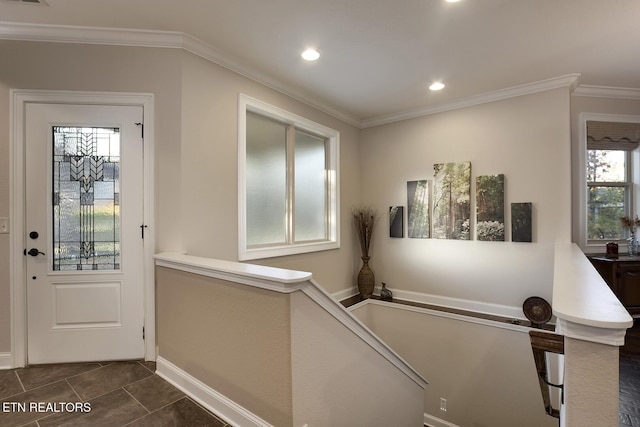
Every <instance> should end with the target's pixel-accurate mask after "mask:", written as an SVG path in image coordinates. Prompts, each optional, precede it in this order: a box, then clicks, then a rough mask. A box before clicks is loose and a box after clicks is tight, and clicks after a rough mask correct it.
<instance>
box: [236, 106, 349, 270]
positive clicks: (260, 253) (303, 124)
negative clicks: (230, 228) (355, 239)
mask: <svg viewBox="0 0 640 427" xmlns="http://www.w3.org/2000/svg"><path fill="white" fill-rule="evenodd" d="M247 111H250V112H253V113H257V114H260V115H262V116H265V117H269V118H272V119H275V120H277V121H279V122H284V123H287V124H290V125H293V126H295V127H296V128H298V129H301V130H306V131H308V132H311V133H314V134H317V135H321V136H323V137H325V138H327V141H328V147H329V149H328V156H327V162H328V165H327V167H328V171H329V173H328V183H327V184H328V191H329V198H328V204H329V206H328V209H327V212H328V218H327V226H328V227H327V228H328V240H326V241H321V242H305V243H294V244H287V245H280V246H270V247H260V248H249V247H247V228H246V225H247V210H246V209H247V206H246V198H247V187H246V167H247V165H246V155H247ZM339 157H340V132H338V131H336V130H334V129H331V128H329V127H327V126H323V125H321V124H318V123H315V122H313V121H311V120H308V119H306V118H304V117H301V116H298V115H296V114H293V113H290V112H288V111H285V110H283V109H281V108H278V107H275V106H273V105H270V104H267V103H265V102H262V101H259V100H257V99H255V98H251V97H249V96H247V95H244V94H242V93H241V94H239V96H238V259H239V260H240V261H246V260H252V259H260V258H271V257H277V256H285V255H294V254H301V253H309V252H317V251H324V250H330V249H338V248H339V247H340V221H339V214H338V213H339V212H340V206H339V201H340V194H339V190H340V185H339V182H340V181H339V176H338V175H339V164H340V158H339Z"/></svg>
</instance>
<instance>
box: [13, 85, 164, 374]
mask: <svg viewBox="0 0 640 427" xmlns="http://www.w3.org/2000/svg"><path fill="white" fill-rule="evenodd" d="M10 99H11V105H10V113H9V118H10V123H9V138H10V141H11V142H10V154H9V158H10V162H9V192H10V193H9V204H10V213H11V221H10V224H9V244H10V251H9V280H10V297H9V299H10V311H11V313H10V316H11V317H10V320H11V328H10V329H11V358H12V367H13V368H20V367H24V366H26V364H27V354H28V353H27V289H26V285H27V263H26V260H25V256H24V255H23V250H24V249H25V248H26V244H27V242H26V237H25V236H26V233H27V230H26V228H25V227H26V224H25V220H24V218H25V206H26V194H25V190H26V188H25V172H26V163H25V160H26V159H25V143H26V141H25V125H26V114H25V112H26V104H29V103H38V104H81V105H110V106H141V107H143V123H144V127H143V129H144V138H143V141H144V154H143V155H144V159H143V163H144V165H143V167H144V171H143V180H144V188H143V190H144V201H143V209H144V225H146V226H147V228H146V230H145V235H144V249H143V251H144V253H143V270H144V284H143V287H144V328H145V329H144V332H145V343H144V347H145V360H152V361H154V360H155V359H156V333H155V288H154V283H155V281H154V264H153V256H154V253H155V227H154V225H155V224H154V218H155V215H154V206H155V203H154V176H155V174H154V158H155V156H154V110H153V108H154V96H153V94H152V93H130V92H79V91H53V90H23V89H11V91H10ZM141 131H142V130H141ZM141 332H142V331H141Z"/></svg>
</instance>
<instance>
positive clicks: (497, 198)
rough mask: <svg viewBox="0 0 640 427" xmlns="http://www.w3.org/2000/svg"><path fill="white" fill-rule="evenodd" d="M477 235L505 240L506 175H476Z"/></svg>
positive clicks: (481, 237) (491, 239)
mask: <svg viewBox="0 0 640 427" xmlns="http://www.w3.org/2000/svg"><path fill="white" fill-rule="evenodd" d="M476 236H477V239H478V240H485V241H500V242H503V241H504V175H484V176H478V177H476Z"/></svg>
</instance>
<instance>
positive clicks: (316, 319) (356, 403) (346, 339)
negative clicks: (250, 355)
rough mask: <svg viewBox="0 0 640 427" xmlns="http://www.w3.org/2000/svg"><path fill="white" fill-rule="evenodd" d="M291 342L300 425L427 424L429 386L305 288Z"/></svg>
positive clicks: (295, 307) (296, 302)
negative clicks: (342, 321)
mask: <svg viewBox="0 0 640 427" xmlns="http://www.w3.org/2000/svg"><path fill="white" fill-rule="evenodd" d="M291 345H292V353H291V354H292V361H291V363H292V368H293V421H294V422H293V425H294V426H296V427H300V426H304V425H309V426H350V427H360V426H361V427H371V426H407V427H409V426H415V427H418V426H422V425H423V422H424V395H425V391H424V390H423V389H422V388H421V387H420V386H419V385H418V384H416V383H415V382H414V381H413V380H412V379H410V378H409V377H408V376H407V375H406V374H404V373H402V372H401V371H400V370H399V369H398V368H397V367H395V366H394V365H392V364H391V363H389V361H388V360H387V359H385V358H384V357H383V356H382V355H380V354H378V353H376V352H375V351H373V350H372V349H371V347H370V346H369V344H367V343H366V342H364V341H363V340H361V339H360V338H358V337H356V336H355V335H354V334H353V332H351V331H350V330H348V329H347V328H345V327H344V326H343V325H342V324H340V323H339V322H338V320H336V319H335V318H333V317H331V315H329V314H328V313H327V312H326V311H324V310H323V309H322V308H321V307H320V306H318V305H317V304H316V303H315V302H314V301H312V300H311V299H310V298H309V297H307V296H306V295H305V294H303V293H302V292H295V293H293V294H292V295H291ZM427 393H430V389H429V386H427Z"/></svg>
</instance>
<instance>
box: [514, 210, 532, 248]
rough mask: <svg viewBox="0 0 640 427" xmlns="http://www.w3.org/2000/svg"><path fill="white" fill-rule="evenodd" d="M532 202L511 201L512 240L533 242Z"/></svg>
mask: <svg viewBox="0 0 640 427" xmlns="http://www.w3.org/2000/svg"><path fill="white" fill-rule="evenodd" d="M531 211H532V209H531V202H527V203H511V240H512V241H514V242H532V241H533V239H532V237H533V236H532V234H533V233H532V218H531V217H532V214H531Z"/></svg>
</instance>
